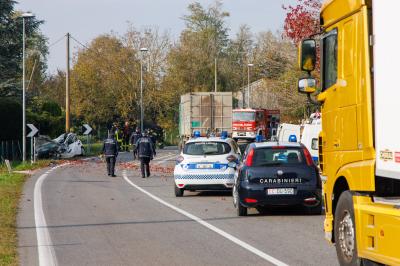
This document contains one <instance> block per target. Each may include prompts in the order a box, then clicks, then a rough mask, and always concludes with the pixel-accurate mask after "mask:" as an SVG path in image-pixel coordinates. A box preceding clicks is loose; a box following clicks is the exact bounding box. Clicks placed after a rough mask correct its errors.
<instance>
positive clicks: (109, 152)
mask: <svg viewBox="0 0 400 266" xmlns="http://www.w3.org/2000/svg"><path fill="white" fill-rule="evenodd" d="M103 154H104V156H105V157H106V162H107V173H108V175H109V176H112V177H115V176H116V175H115V162H116V160H117V156H118V143H117V141H116V140H115V138H114V134H113V133H110V134H109V135H108V138H107V139H105V140H104V143H103Z"/></svg>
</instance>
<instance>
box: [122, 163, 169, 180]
mask: <svg viewBox="0 0 400 266" xmlns="http://www.w3.org/2000/svg"><path fill="white" fill-rule="evenodd" d="M119 166H120V167H121V168H125V169H134V170H139V168H140V166H139V164H138V163H134V162H126V163H120V164H119ZM150 170H151V171H153V172H157V173H164V174H172V173H173V172H174V168H173V167H167V166H159V165H151V164H150ZM163 177H164V176H163Z"/></svg>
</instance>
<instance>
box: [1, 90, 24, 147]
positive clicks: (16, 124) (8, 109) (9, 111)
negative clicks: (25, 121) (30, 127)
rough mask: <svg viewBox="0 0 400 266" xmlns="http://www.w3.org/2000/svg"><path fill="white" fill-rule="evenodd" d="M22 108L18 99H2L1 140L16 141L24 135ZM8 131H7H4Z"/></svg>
mask: <svg viewBox="0 0 400 266" xmlns="http://www.w3.org/2000/svg"><path fill="white" fill-rule="evenodd" d="M21 125H22V106H21V104H20V103H19V102H17V100H16V99H13V98H4V97H3V98H0V127H1V128H2V130H0V140H16V139H19V138H20V137H21V135H22V126H21ZM3 129H7V130H3Z"/></svg>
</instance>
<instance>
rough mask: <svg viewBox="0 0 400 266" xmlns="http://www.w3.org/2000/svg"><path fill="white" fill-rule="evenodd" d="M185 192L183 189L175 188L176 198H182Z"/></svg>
mask: <svg viewBox="0 0 400 266" xmlns="http://www.w3.org/2000/svg"><path fill="white" fill-rule="evenodd" d="M183 191H184V190H183V188H178V187H177V186H175V197H182V196H183Z"/></svg>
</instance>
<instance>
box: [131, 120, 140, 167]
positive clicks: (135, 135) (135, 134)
mask: <svg viewBox="0 0 400 266" xmlns="http://www.w3.org/2000/svg"><path fill="white" fill-rule="evenodd" d="M141 137H142V133H141V132H140V129H139V128H138V127H137V128H136V130H135V132H133V133H132V135H131V144H132V146H133V160H136V157H137V149H136V143H137V142H138V140H139V139H140V138H141Z"/></svg>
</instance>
